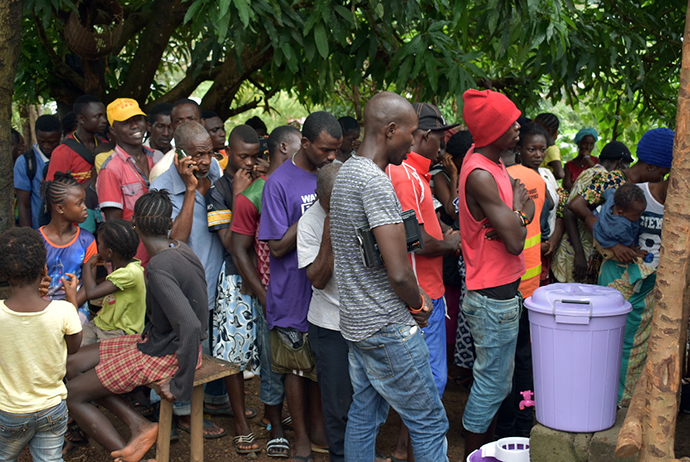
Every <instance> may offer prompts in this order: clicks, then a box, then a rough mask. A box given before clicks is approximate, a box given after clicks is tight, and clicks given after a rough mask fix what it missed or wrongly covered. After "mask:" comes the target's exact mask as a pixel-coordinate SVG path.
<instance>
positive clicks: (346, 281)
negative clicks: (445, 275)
mask: <svg viewBox="0 0 690 462" xmlns="http://www.w3.org/2000/svg"><path fill="white" fill-rule="evenodd" d="M364 122H365V135H364V139H363V141H362V144H361V146H360V148H359V150H358V152H357V155H355V156H352V157H351V158H350V159H349V160H347V162H345V164H343V166H342V168H341V170H340V173H339V174H338V178H337V179H336V182H335V185H334V188H333V193H332V196H331V240H332V243H333V252H334V256H335V276H336V280H337V283H338V288H339V292H340V329H341V331H342V334H343V337H344V338H345V339H346V340H347V341H348V344H349V347H350V350H349V357H348V360H349V363H350V380H351V381H352V387H353V390H354V397H353V402H352V406H351V407H350V412H349V414H348V423H347V430H346V433H345V460H346V462H350V461H352V462H354V461H361V460H367V461H373V460H374V445H375V442H376V432H377V430H378V427H379V426H380V424H381V423H383V421H384V420H385V418H386V416H387V414H388V409H389V405H390V406H393V408H394V409H395V410H396V411H397V412H398V414H399V415H400V416H401V418H402V420H403V422H404V423H405V425H406V426H407V427H408V428H409V430H410V437H411V440H412V446H413V449H414V453H415V457H416V460H417V461H418V462H425V461H429V462H438V461H447V460H448V459H447V456H446V453H447V446H448V445H447V441H446V432H447V431H448V419H447V417H446V414H445V410H444V408H443V404H442V403H441V399H440V397H439V394H438V391H437V390H436V387H435V385H434V380H433V376H432V374H431V367H430V365H429V350H428V348H427V346H426V343H425V342H424V339H423V338H422V335H421V331H420V330H419V327H424V326H426V324H427V321H428V318H429V315H430V314H431V310H432V304H431V300H430V299H429V297H428V296H427V295H426V294H425V293H424V291H423V290H422V289H421V288H420V287H419V286H418V284H417V280H416V278H415V275H414V272H413V271H412V268H411V267H410V263H409V260H408V258H407V245H406V239H405V229H404V226H403V224H402V218H401V213H402V210H401V207H400V202H399V201H398V198H397V196H396V194H395V190H394V189H393V185H392V184H391V182H390V179H389V178H388V177H387V176H386V174H385V173H384V170H385V168H386V166H387V165H388V164H395V165H399V164H400V163H401V162H402V161H403V160H404V159H405V157H406V155H407V153H408V152H410V148H411V147H412V144H413V136H412V135H413V132H414V131H415V130H416V129H417V116H416V114H415V112H414V109H413V108H412V105H411V104H410V103H409V102H408V101H407V100H406V99H404V98H402V97H401V96H399V95H396V94H394V93H389V92H382V93H379V94H378V95H376V96H374V97H373V98H372V99H371V100H370V101H369V102H368V103H367V105H366V107H365V109H364ZM362 225H368V226H369V227H370V228H371V229H372V232H373V234H374V237H375V239H376V242H377V243H378V248H379V251H380V253H381V258H382V260H383V262H384V263H383V265H380V266H378V267H374V268H367V267H365V266H364V264H363V261H362V256H361V251H360V245H359V242H358V239H357V235H356V231H355V229H356V228H358V227H360V226H362ZM382 398H383V399H382ZM363 457H365V458H366V459H363Z"/></svg>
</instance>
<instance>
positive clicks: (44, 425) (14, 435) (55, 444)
mask: <svg viewBox="0 0 690 462" xmlns="http://www.w3.org/2000/svg"><path fill="white" fill-rule="evenodd" d="M67 417H68V415H67V405H66V404H65V402H64V401H61V402H60V404H58V405H57V406H54V407H51V408H49V409H44V410H42V411H38V412H32V413H30V414H10V413H8V412H4V411H0V461H2V462H6V461H7V462H10V461H16V460H17V457H19V454H20V453H21V452H22V449H24V447H25V446H26V445H27V444H28V445H29V450H30V451H31V457H33V459H34V461H35V462H54V461H60V462H62V443H63V441H64V435H65V431H66V430H67Z"/></svg>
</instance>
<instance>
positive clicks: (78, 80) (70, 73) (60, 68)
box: [33, 14, 85, 91]
mask: <svg viewBox="0 0 690 462" xmlns="http://www.w3.org/2000/svg"><path fill="white" fill-rule="evenodd" d="M33 18H34V24H35V25H36V31H37V32H38V38H39V40H40V41H41V44H42V45H43V47H44V48H45V49H46V51H47V52H48V56H49V57H50V61H51V62H52V63H53V66H55V73H56V74H57V75H59V76H60V77H62V78H63V79H65V80H67V81H69V82H70V83H71V84H72V85H74V86H75V87H77V88H79V89H80V90H82V91H84V86H85V81H84V77H82V76H81V75H79V74H78V73H77V72H75V71H74V69H72V68H71V67H69V66H68V65H67V64H66V63H65V62H64V61H63V60H62V59H60V57H59V56H58V55H57V53H55V49H54V48H53V45H52V44H51V43H50V41H48V36H47V35H46V31H45V29H44V28H43V24H41V21H40V20H39V19H38V17H37V16H36V15H35V14H34V15H33Z"/></svg>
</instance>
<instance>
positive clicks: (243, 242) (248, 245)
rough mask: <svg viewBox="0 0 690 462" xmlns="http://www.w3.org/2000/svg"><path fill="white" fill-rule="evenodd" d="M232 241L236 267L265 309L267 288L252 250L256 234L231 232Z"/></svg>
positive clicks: (233, 258)
mask: <svg viewBox="0 0 690 462" xmlns="http://www.w3.org/2000/svg"><path fill="white" fill-rule="evenodd" d="M230 241H231V247H232V249H233V252H232V253H231V255H232V261H233V262H234V263H235V267H237V271H238V272H239V273H240V276H241V277H242V282H243V283H246V284H247V285H249V288H250V289H251V290H252V292H253V293H254V294H255V295H256V297H257V298H258V299H259V302H261V305H262V306H263V307H264V310H265V309H266V308H265V307H266V288H265V287H264V285H263V284H262V283H261V278H260V277H259V272H258V271H257V270H256V265H255V264H254V262H253V261H252V257H251V251H252V249H253V246H254V236H248V235H245V234H240V233H236V232H231V233H230Z"/></svg>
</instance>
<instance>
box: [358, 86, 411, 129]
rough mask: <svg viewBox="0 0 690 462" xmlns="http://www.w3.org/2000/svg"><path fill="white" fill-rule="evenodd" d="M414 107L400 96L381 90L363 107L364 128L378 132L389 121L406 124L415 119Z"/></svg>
mask: <svg viewBox="0 0 690 462" xmlns="http://www.w3.org/2000/svg"><path fill="white" fill-rule="evenodd" d="M416 119H417V116H416V114H415V112H414V108H413V107H412V105H411V104H410V102H409V101H407V100H406V99H405V98H403V97H402V96H400V95H398V94H395V93H391V92H389V91H382V92H381V93H379V94H377V95H375V96H374V97H372V98H371V99H370V100H369V102H368V103H367V104H366V106H365V107H364V130H365V132H366V131H369V130H371V131H373V132H378V131H380V130H382V129H384V128H385V127H387V126H388V125H389V124H390V123H391V122H394V123H395V124H396V125H401V124H408V123H410V121H412V120H416Z"/></svg>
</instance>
